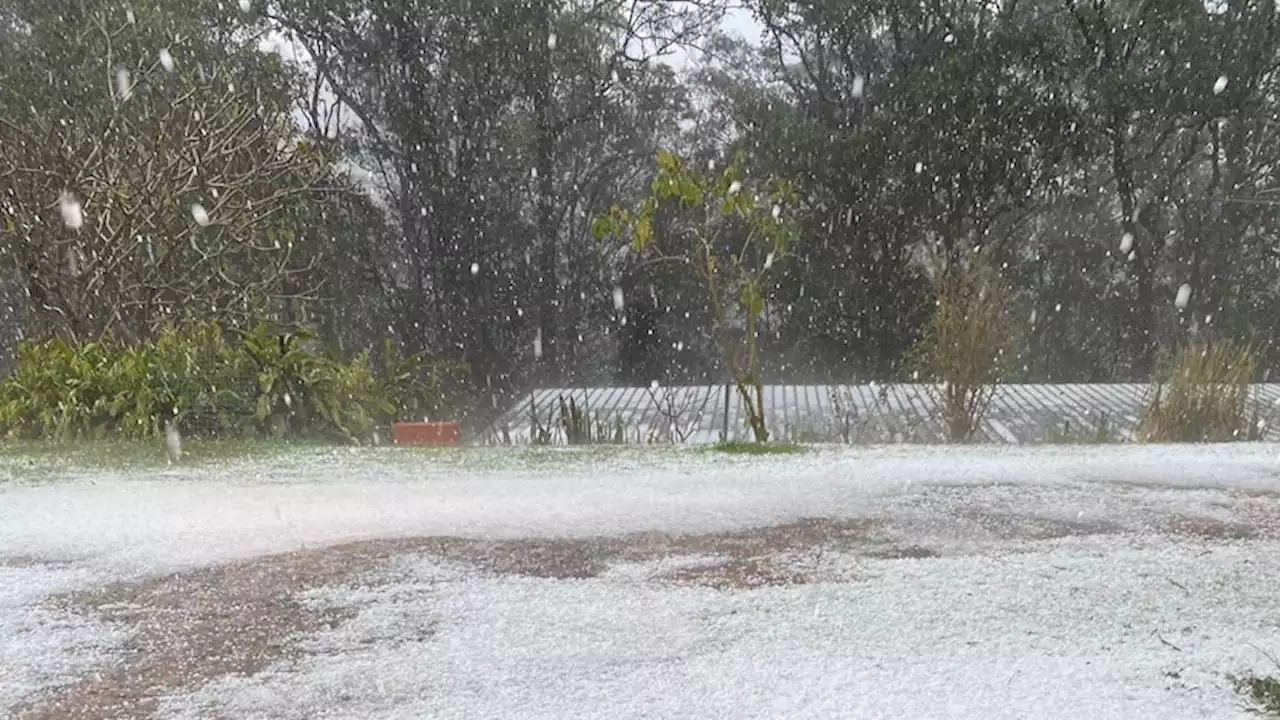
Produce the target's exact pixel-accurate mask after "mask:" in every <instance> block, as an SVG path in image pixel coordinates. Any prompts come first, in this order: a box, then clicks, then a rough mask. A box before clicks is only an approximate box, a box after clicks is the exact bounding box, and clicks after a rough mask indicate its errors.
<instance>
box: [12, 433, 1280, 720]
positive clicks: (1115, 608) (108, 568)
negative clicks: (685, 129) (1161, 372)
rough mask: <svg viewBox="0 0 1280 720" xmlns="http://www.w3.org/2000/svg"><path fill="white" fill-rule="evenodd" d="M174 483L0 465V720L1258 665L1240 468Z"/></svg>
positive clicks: (1267, 458)
mask: <svg viewBox="0 0 1280 720" xmlns="http://www.w3.org/2000/svg"><path fill="white" fill-rule="evenodd" d="M191 449H192V454H191V456H190V457H188V458H186V459H184V460H183V461H182V462H180V463H178V464H176V465H173V466H170V465H168V464H167V462H166V461H165V459H164V458H163V456H162V455H160V454H159V453H158V451H157V452H156V453H154V454H152V455H151V456H147V454H146V453H147V452H148V451H149V449H146V448H141V449H140V448H138V447H134V448H129V447H127V446H100V447H80V448H73V449H70V450H68V451H56V450H50V449H45V448H15V447H8V448H6V449H5V450H4V452H3V453H0V467H4V468H11V467H18V468H22V467H24V466H25V467H35V468H39V472H38V473H36V472H35V471H32V472H31V473H30V474H28V475H27V476H26V479H27V480H39V482H26V481H24V482H11V483H7V484H5V485H3V486H0V656H2V657H5V658H6V668H7V669H8V668H15V669H16V672H8V673H5V674H3V675H0V708H8V710H9V714H10V715H17V716H19V717H48V718H54V717H156V718H203V717H214V716H217V717H232V718H238V717H255V718H258V717H267V718H311V717H317V716H321V715H323V716H325V717H343V718H387V719H390V718H411V717H412V718H416V717H503V718H542V717H546V718H588V717H601V716H616V717H622V718H629V717H735V718H739V717H741V718H774V717H778V718H797V717H798V718H831V717H835V718H840V717H851V718H853V717H856V718H877V717H884V718H889V717H893V718H901V717H912V718H928V717H939V718H942V717H946V718H962V719H963V718H1025V717H1041V718H1074V717H1077V716H1080V715H1081V714H1082V713H1085V714H1088V715H1091V716H1096V717H1099V718H1103V720H1107V719H1109V718H1126V719H1128V718H1145V717H1151V718H1157V717H1159V718H1165V717H1171V718H1177V717H1207V718H1237V717H1247V715H1245V714H1244V710H1243V709H1242V702H1243V700H1244V696H1243V695H1241V694H1238V693H1237V692H1236V690H1235V688H1234V687H1233V680H1232V676H1233V675H1240V674H1247V673H1250V672H1268V671H1273V670H1274V666H1273V665H1272V664H1271V663H1270V661H1269V660H1268V659H1267V657H1266V653H1267V652H1268V651H1270V650H1274V649H1277V648H1280V631H1278V630H1277V627H1276V625H1275V623H1274V618H1275V617H1276V616H1277V614H1278V613H1280V597H1278V596H1277V595H1276V593H1275V592H1274V578H1275V577H1277V575H1278V574H1280V552H1277V551H1280V500H1278V499H1277V498H1278V497H1280V462H1278V461H1277V458H1276V457H1275V454H1274V452H1273V450H1272V449H1271V448H1270V447H1269V446H1264V445H1232V446H1199V447H1191V446H1163V447H1141V446H1108V447H1102V448H1088V447H1054V448H1016V447H1014V448H983V447H969V448H957V447H931V448H925V447H918V448H911V447H880V448H861V449H837V448H818V449H811V450H809V451H806V452H802V453H798V454H784V455H764V456H755V455H736V454H721V453H709V452H704V451H700V450H686V449H673V448H664V449H651V448H635V447H632V448H626V447H624V448H486V449H480V448H477V449H452V450H422V449H408V448H385V447H384V448H332V447H319V446H296V445H295V446H277V445H247V446H240V447H234V446H215V445H210V446H208V447H206V448H197V446H195V445H193V446H192V448H191ZM157 456H158V457H157Z"/></svg>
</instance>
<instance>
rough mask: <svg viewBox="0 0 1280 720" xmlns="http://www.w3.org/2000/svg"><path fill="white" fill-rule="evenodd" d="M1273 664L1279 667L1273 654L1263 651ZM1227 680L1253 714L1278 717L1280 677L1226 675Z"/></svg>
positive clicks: (1250, 674) (1279, 714) (1251, 674)
mask: <svg viewBox="0 0 1280 720" xmlns="http://www.w3.org/2000/svg"><path fill="white" fill-rule="evenodd" d="M1263 655H1265V656H1266V658H1267V659H1268V660H1269V661H1271V663H1272V664H1273V665H1276V666H1277V667H1280V661H1277V659H1276V657H1275V656H1274V655H1271V654H1269V653H1266V652H1265V651H1264V652H1263ZM1227 680H1228V681H1230V682H1231V686H1232V687H1233V688H1234V689H1235V691H1236V692H1237V693H1239V694H1240V695H1242V696H1244V700H1245V705H1246V708H1247V709H1248V711H1249V712H1251V713H1253V714H1254V715H1264V716H1267V717H1280V678H1277V677H1275V676H1274V675H1255V674H1253V673H1248V674H1246V675H1227Z"/></svg>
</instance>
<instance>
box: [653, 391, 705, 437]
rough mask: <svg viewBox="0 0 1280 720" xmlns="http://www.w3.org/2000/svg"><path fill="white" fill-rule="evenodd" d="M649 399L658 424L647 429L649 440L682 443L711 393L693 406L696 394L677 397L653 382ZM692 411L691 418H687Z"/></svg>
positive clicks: (701, 413)
mask: <svg viewBox="0 0 1280 720" xmlns="http://www.w3.org/2000/svg"><path fill="white" fill-rule="evenodd" d="M648 392H649V400H650V402H652V403H653V407H654V409H655V410H656V411H657V413H658V418H659V420H658V423H659V424H658V426H657V427H654V428H652V429H651V430H650V431H649V442H650V444H652V443H659V442H666V443H672V444H677V443H679V444H683V443H684V442H686V441H687V440H688V439H689V435H691V434H692V433H693V431H694V429H695V428H697V426H698V422H699V420H701V419H702V416H703V413H704V411H705V410H706V405H707V403H708V402H709V401H710V400H711V397H712V396H711V395H710V394H707V395H704V396H702V405H701V406H698V407H696V408H695V404H696V396H689V395H685V396H683V397H680V398H677V396H676V393H674V392H672V391H671V390H669V389H668V388H665V387H658V386H657V383H654V385H653V386H651V387H650V388H649V389H648ZM691 413H692V415H693V418H692V419H689V417H688V416H689V415H690V414H691Z"/></svg>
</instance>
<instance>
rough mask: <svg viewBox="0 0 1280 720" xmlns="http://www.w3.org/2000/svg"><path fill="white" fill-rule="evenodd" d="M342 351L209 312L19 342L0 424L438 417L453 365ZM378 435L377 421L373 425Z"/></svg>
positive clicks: (27, 434)
mask: <svg viewBox="0 0 1280 720" xmlns="http://www.w3.org/2000/svg"><path fill="white" fill-rule="evenodd" d="M381 355H382V357H381V366H380V367H377V368H375V364H374V363H373V362H372V361H371V358H370V354H369V353H368V352H362V353H360V354H358V355H356V356H355V357H354V358H353V359H351V360H349V361H342V360H339V359H337V358H335V357H334V356H332V355H331V354H329V353H326V352H324V351H322V350H321V349H319V348H318V347H316V346H315V343H314V342H312V337H311V335H310V334H309V333H308V332H307V331H305V330H295V331H290V332H284V333H278V332H274V331H272V330H271V329H270V328H269V327H268V326H267V325H265V324H259V325H256V326H254V327H252V328H249V329H243V330H234V331H233V332H231V333H225V332H224V331H223V329H222V328H221V327H220V326H219V325H218V324H217V323H215V322H199V323H189V324H184V325H179V326H166V327H164V328H162V329H160V331H159V332H158V333H157V334H156V337H155V339H154V340H152V341H148V342H144V343H128V342H122V341H118V340H115V339H112V338H109V337H108V338H102V339H99V340H90V341H72V342H68V341H65V340H63V339H61V338H54V339H52V340H47V341H44V342H30V341H24V342H22V343H20V344H19V348H18V362H17V364H16V367H15V369H14V371H13V373H12V374H11V375H10V376H9V377H7V378H5V379H4V380H3V381H0V427H3V429H4V430H5V431H6V432H7V433H8V434H9V435H10V436H11V437H21V438H41V439H50V440H55V441H70V440H77V439H103V438H112V437H123V438H149V437H154V436H155V435H156V434H158V433H159V432H160V430H161V428H163V427H164V426H165V425H166V423H168V422H173V423H174V424H175V426H176V427H177V428H178V430H179V432H181V433H182V434H183V435H187V436H195V437H200V436H204V437H267V438H296V437H324V438H329V439H334V440H343V441H349V442H361V443H363V442H368V441H371V440H373V436H374V433H375V432H376V431H379V430H382V429H384V428H385V427H386V426H387V425H388V424H389V423H391V422H392V421H394V420H397V419H414V418H420V417H422V416H435V417H439V413H440V412H442V411H443V410H444V397H443V395H444V393H443V391H444V388H445V384H446V383H447V382H449V381H450V379H451V378H450V375H451V374H453V373H456V372H458V371H459V370H461V368H458V367H455V366H452V365H448V364H443V363H432V362H430V361H429V360H428V359H427V358H426V357H425V356H423V355H421V354H412V355H407V356H401V355H399V354H398V353H397V352H396V350H395V348H394V346H393V345H392V344H391V343H389V342H388V343H387V344H386V345H385V346H384V348H383V349H382V353H381ZM384 436H385V432H384Z"/></svg>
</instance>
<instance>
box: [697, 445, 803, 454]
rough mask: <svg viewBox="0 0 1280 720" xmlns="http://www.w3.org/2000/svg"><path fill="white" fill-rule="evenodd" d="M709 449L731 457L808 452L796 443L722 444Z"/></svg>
mask: <svg viewBox="0 0 1280 720" xmlns="http://www.w3.org/2000/svg"><path fill="white" fill-rule="evenodd" d="M708 449H709V450H711V451H712V452H720V453H727V454H729V455H793V454H795V453H802V452H805V450H806V448H805V447H804V446H803V445H798V444H796V443H756V442H721V443H716V444H715V445H711V446H709V448H708Z"/></svg>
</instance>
